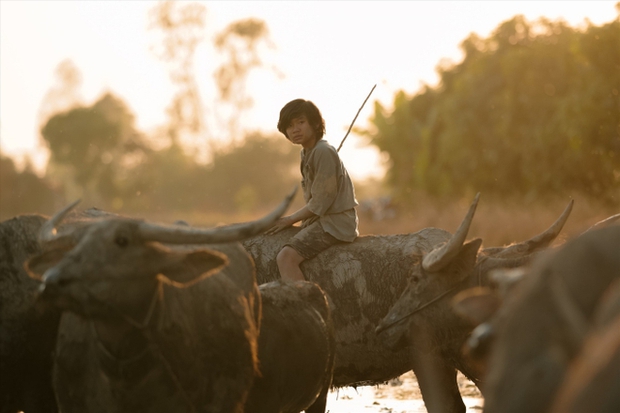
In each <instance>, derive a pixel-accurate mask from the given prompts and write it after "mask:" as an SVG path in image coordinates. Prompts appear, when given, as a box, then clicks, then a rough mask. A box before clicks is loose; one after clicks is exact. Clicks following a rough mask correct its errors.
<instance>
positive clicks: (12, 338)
mask: <svg viewBox="0 0 620 413" xmlns="http://www.w3.org/2000/svg"><path fill="white" fill-rule="evenodd" d="M45 221H46V217H43V216H38V215H22V216H18V217H15V218H12V219H9V220H6V221H3V222H2V223H0V412H2V413H16V412H18V411H25V412H26V413H30V412H56V411H57V410H58V409H57V407H56V401H55V399H54V394H53V392H52V387H51V365H52V354H51V351H50V350H51V348H53V343H54V341H55V337H56V326H57V325H58V320H59V319H60V311H50V312H43V311H38V310H37V308H35V305H34V304H35V293H36V291H37V288H38V285H39V283H38V282H36V281H35V280H33V279H31V278H30V277H28V275H27V273H26V271H25V270H24V268H23V263H24V261H26V259H27V258H28V257H30V256H31V255H33V254H36V253H39V252H41V247H40V245H39V242H38V234H39V230H40V228H41V226H43V224H44V223H45Z"/></svg>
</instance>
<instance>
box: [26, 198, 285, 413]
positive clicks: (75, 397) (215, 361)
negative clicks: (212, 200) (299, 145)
mask: <svg viewBox="0 0 620 413" xmlns="http://www.w3.org/2000/svg"><path fill="white" fill-rule="evenodd" d="M291 199H292V194H291V196H289V198H288V199H287V200H286V201H285V202H284V203H283V204H282V205H281V206H280V207H279V208H278V209H277V210H276V211H274V212H273V213H272V214H270V215H269V216H267V217H265V218H263V219H261V220H259V221H256V222H253V223H248V224H237V225H232V226H227V227H221V228H214V229H198V228H191V227H188V226H170V227H166V226H160V225H153V224H150V223H147V222H144V221H139V220H135V219H129V218H122V217H112V218H103V219H100V220H95V221H93V222H90V223H89V224H88V225H85V226H83V227H80V228H79V229H78V230H75V231H72V232H68V233H66V234H62V235H55V234H54V227H55V226H56V225H57V224H58V223H59V222H60V221H61V220H62V218H63V215H64V214H65V213H66V210H65V211H62V212H61V213H59V214H58V215H57V216H56V217H54V218H53V219H52V220H50V221H49V222H48V224H46V225H45V226H44V228H43V229H42V239H43V241H44V242H45V243H46V245H48V246H49V247H48V248H46V251H45V252H44V253H42V254H40V255H37V256H35V257H33V258H31V259H30V260H29V261H28V262H27V266H28V269H29V271H30V272H31V274H32V275H33V276H34V277H42V280H43V282H44V289H43V292H42V294H41V299H42V300H43V301H45V302H52V303H54V304H55V305H56V306H58V307H59V308H61V309H63V310H66V312H65V313H64V315H63V317H62V319H61V322H60V326H59V331H58V339H57V344H56V357H55V360H54V363H55V365H54V378H53V385H54V390H55V393H56V397H57V400H58V403H59V406H60V410H61V411H63V412H69V413H70V412H97V411H102V412H103V411H105V412H136V411H144V412H147V411H148V412H170V411H175V412H183V411H188V412H197V411H202V412H242V411H243V404H244V402H245V400H246V397H247V394H248V391H249V389H250V386H251V385H252V381H253V379H254V376H255V373H256V371H257V367H258V365H257V337H258V328H259V319H260V299H259V296H258V287H257V285H256V279H255V273H254V267H253V263H252V260H251V258H250V257H249V256H248V254H247V252H245V250H243V248H242V247H241V246H240V245H239V244H238V243H236V242H234V241H236V240H239V239H242V238H244V237H247V236H252V235H254V234H256V233H260V232H262V231H264V230H265V229H266V228H268V227H269V226H271V225H272V224H273V222H275V220H276V219H277V218H278V217H279V216H280V215H281V214H282V213H283V212H284V210H285V209H286V207H287V206H288V203H290V200H291ZM205 243H208V244H209V245H208V248H207V247H206V246H205V245H199V244H205ZM189 244H193V245H195V246H190V245H189Z"/></svg>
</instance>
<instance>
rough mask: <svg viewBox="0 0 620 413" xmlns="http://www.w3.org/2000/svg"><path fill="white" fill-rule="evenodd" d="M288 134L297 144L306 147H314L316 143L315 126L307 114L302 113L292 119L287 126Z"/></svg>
mask: <svg viewBox="0 0 620 413" xmlns="http://www.w3.org/2000/svg"><path fill="white" fill-rule="evenodd" d="M286 136H287V137H288V139H289V140H290V141H291V142H293V143H294V144H296V145H301V146H303V147H304V148H306V149H312V148H313V147H314V145H315V144H316V138H315V133H314V128H313V127H312V125H310V122H308V118H307V117H306V115H301V116H298V117H296V118H293V119H292V120H291V123H289V125H288V127H287V128H286Z"/></svg>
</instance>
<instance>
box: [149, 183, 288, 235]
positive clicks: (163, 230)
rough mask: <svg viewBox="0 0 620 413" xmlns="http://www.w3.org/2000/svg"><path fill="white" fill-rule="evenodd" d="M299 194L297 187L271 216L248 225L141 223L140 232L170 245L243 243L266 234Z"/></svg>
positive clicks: (247, 223)
mask: <svg viewBox="0 0 620 413" xmlns="http://www.w3.org/2000/svg"><path fill="white" fill-rule="evenodd" d="M296 193H297V187H295V189H294V190H293V191H292V192H291V193H290V194H289V195H288V196H287V197H286V198H285V199H284V201H282V203H281V204H280V205H279V206H278V207H277V208H276V209H275V210H274V211H273V212H271V213H270V214H269V215H266V216H265V217H263V218H261V219H259V220H256V221H252V222H246V223H240V224H232V225H226V226H223V227H217V228H208V229H203V228H193V227H188V226H184V225H177V226H174V225H171V226H167V225H156V224H150V223H146V222H142V223H140V226H139V231H140V234H141V235H142V237H143V238H144V239H145V240H150V241H158V242H163V243H168V244H213V243H220V242H232V241H241V240H243V239H245V238H249V237H252V236H254V235H258V234H260V233H262V232H264V231H265V230H266V229H268V228H270V227H271V226H272V225H273V224H274V223H275V222H276V221H277V220H278V218H280V217H281V216H282V214H284V212H285V211H286V210H287V208H288V207H289V205H290V203H291V201H292V200H293V198H294V197H295V194H296Z"/></svg>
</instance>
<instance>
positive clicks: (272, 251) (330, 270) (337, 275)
mask: <svg viewBox="0 0 620 413" xmlns="http://www.w3.org/2000/svg"><path fill="white" fill-rule="evenodd" d="M477 200H478V197H476V200H475V201H474V203H473V205H472V207H471V208H470V211H469V213H468V214H467V216H466V218H465V220H464V221H463V223H462V224H461V228H460V229H459V230H457V232H456V233H455V234H454V236H453V235H452V234H450V233H449V232H448V231H445V230H442V229H437V228H425V229H423V230H421V231H418V232H416V233H412V234H398V235H368V236H361V237H359V238H358V239H357V240H355V241H354V242H353V243H350V244H344V245H336V246H334V247H331V248H329V249H328V250H326V251H324V252H322V253H321V254H319V255H318V256H317V257H315V258H313V259H312V260H309V261H304V262H303V263H302V266H301V268H302V271H303V273H304V275H305V277H306V279H307V280H309V281H313V282H316V283H317V284H319V285H320V286H321V288H323V290H324V291H325V292H326V294H327V297H328V300H329V303H330V307H331V308H332V317H333V320H334V328H335V339H336V361H335V367H334V379H333V386H335V387H342V386H361V385H374V384H379V383H385V382H386V381H388V380H390V379H392V378H395V377H398V376H400V375H402V374H403V373H405V372H407V371H409V370H412V369H413V371H414V373H415V374H416V377H417V379H418V382H419V384H420V388H421V391H422V394H423V397H424V400H425V403H426V404H427V408H428V410H429V411H430V412H464V411H465V405H464V403H463V401H462V398H461V396H460V393H459V390H458V386H457V381H456V369H458V370H460V371H462V372H463V373H464V374H466V375H467V376H468V377H469V378H471V379H472V380H474V381H476V380H477V377H476V375H475V373H474V372H472V371H471V369H470V368H469V366H467V365H465V363H463V362H462V357H461V354H460V345H461V344H462V341H463V340H464V339H465V337H466V335H467V333H468V332H469V331H470V328H469V327H467V328H465V327H464V326H463V322H462V320H460V319H457V318H456V317H455V316H453V312H452V311H450V310H449V304H448V300H439V301H438V302H437V303H436V304H435V305H434V306H433V307H429V308H428V309H427V310H425V312H424V316H423V319H424V320H425V321H427V322H426V323H423V322H420V323H419V324H418V325H419V327H418V329H417V330H415V331H414V332H413V335H414V336H415V339H416V341H415V343H414V344H411V343H406V345H405V346H403V347H402V348H391V347H390V346H388V345H387V343H386V342H385V340H383V339H382V338H381V337H380V336H379V335H378V334H377V333H376V332H375V329H376V328H377V326H378V325H379V323H380V322H381V320H382V319H383V318H384V317H385V316H386V315H387V314H388V311H389V310H390V308H391V307H392V306H393V305H394V304H395V303H396V301H397V300H398V299H399V297H400V296H401V295H402V294H403V291H404V290H405V288H406V287H407V285H408V283H411V284H414V285H416V286H417V287H416V288H417V290H416V294H417V295H416V297H417V298H418V299H419V300H420V301H421V302H430V301H431V300H432V299H434V298H437V297H438V296H439V295H441V294H443V292H444V291H448V290H449V295H452V294H455V293H456V292H458V291H459V290H460V289H463V288H467V287H468V286H469V285H470V284H471V283H476V282H478V279H480V280H482V281H484V279H485V278H486V274H487V272H488V271H490V270H491V269H492V268H495V267H510V266H517V265H521V264H522V263H523V262H524V260H527V259H528V257H529V255H530V254H531V253H532V252H533V251H535V250H536V249H538V248H541V247H543V246H546V245H548V243H549V242H551V241H552V240H553V239H554V238H555V236H557V233H558V231H559V229H558V228H561V227H562V225H563V224H564V222H565V220H566V218H567V217H568V214H569V213H570V209H571V207H572V203H570V204H569V206H568V207H567V209H566V210H565V212H564V213H563V214H562V216H561V217H560V218H559V219H558V221H557V222H556V223H555V224H554V225H553V226H552V227H551V228H550V229H549V230H548V231H546V232H545V233H543V234H541V235H539V236H537V237H534V238H532V239H531V240H528V241H526V242H524V243H520V244H516V245H512V246H508V247H502V248H488V249H484V250H483V251H482V252H481V253H478V248H479V246H480V240H475V241H472V242H470V243H467V244H465V245H463V242H464V240H465V237H466V235H467V228H468V227H469V224H470V223H471V220H472V218H473V213H474V210H475V206H476V205H477ZM296 231H298V228H290V229H288V230H285V231H282V232H280V233H277V234H275V235H261V236H257V237H254V238H250V239H248V240H246V241H244V242H243V245H244V246H245V248H246V249H247V250H248V251H249V252H250V254H251V255H252V257H253V258H254V261H255V263H256V269H257V279H258V281H259V283H265V282H269V281H272V280H274V279H277V278H279V274H278V270H277V266H276V262H275V257H276V255H277V253H278V251H279V250H280V249H281V248H282V246H283V245H284V243H285V242H286V241H287V240H288V239H289V237H291V236H292V235H293V234H294V233H295V232H296ZM444 301H445V302H444ZM417 318H422V317H417ZM428 340H439V341H440V342H441V343H442V346H441V348H442V351H441V354H439V355H438V356H437V357H428V354H429V353H428V352H427V351H426V350H425V349H424V348H423V347H421V346H422V344H421V343H425V342H427V341H428ZM443 349H445V351H443ZM433 389H440V390H439V393H435V394H436V395H437V397H432V396H431V394H432V392H433ZM436 400H439V401H438V402H437V403H435V401H436Z"/></svg>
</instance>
